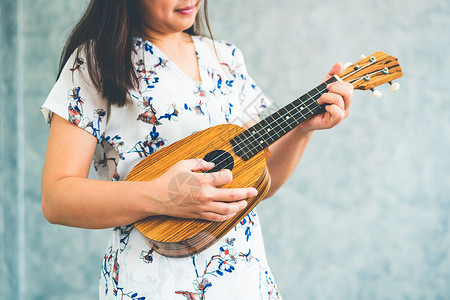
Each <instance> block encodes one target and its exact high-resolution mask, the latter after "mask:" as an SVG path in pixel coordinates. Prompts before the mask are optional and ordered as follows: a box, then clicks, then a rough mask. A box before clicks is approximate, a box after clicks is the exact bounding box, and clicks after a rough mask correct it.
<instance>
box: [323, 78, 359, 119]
mask: <svg viewBox="0 0 450 300" xmlns="http://www.w3.org/2000/svg"><path fill="white" fill-rule="evenodd" d="M327 89H328V91H329V92H330V93H335V94H338V95H341V96H342V97H343V100H344V111H345V115H346V116H348V115H349V113H350V107H351V105H352V99H353V85H352V84H351V83H348V82H336V83H334V84H330V85H328V86H327Z"/></svg>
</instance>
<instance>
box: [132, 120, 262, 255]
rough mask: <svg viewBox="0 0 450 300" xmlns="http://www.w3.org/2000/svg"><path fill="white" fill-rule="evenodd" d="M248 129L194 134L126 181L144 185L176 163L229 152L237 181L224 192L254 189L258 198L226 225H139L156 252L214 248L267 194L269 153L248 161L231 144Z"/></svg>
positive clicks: (165, 220)
mask: <svg viewBox="0 0 450 300" xmlns="http://www.w3.org/2000/svg"><path fill="white" fill-rule="evenodd" d="M243 131H244V129H243V128H242V127H240V126H237V125H231V124H224V125H218V126H214V127H211V128H208V129H206V130H203V131H200V132H197V133H194V134H192V135H190V136H188V137H186V138H185V139H182V140H180V141H178V142H175V143H173V144H171V145H169V146H167V147H164V148H163V149H160V150H158V151H157V152H155V153H154V154H152V155H150V156H149V157H147V158H145V159H143V160H142V161H141V162H140V163H139V164H137V165H136V166H135V167H134V168H133V170H132V171H131V172H130V174H129V175H128V177H127V179H126V180H134V181H144V180H152V179H155V178H157V177H159V176H161V175H162V174H163V173H164V172H166V171H167V170H168V169H169V168H170V167H172V166H173V165H174V164H175V163H176V162H178V161H180V160H184V159H192V158H203V157H204V156H205V155H206V154H208V153H209V152H211V151H214V150H225V151H227V152H228V153H230V154H231V155H232V157H233V159H234V167H233V170H232V173H233V181H232V182H231V183H230V184H227V185H224V186H223V188H235V187H240V188H241V187H254V188H256V189H257V190H258V195H257V196H256V197H252V198H249V199H247V202H248V205H247V206H246V207H245V208H244V209H243V210H241V211H239V212H238V213H237V214H236V215H235V216H234V217H232V218H231V219H229V220H227V221H224V222H210V221H205V220H197V219H180V218H174V217H169V216H152V217H149V218H146V219H144V220H141V221H139V222H136V223H135V224H134V225H135V227H136V228H137V229H138V230H139V231H140V232H141V233H142V234H143V235H144V236H145V237H146V238H147V242H148V244H149V245H150V247H151V248H152V249H154V251H156V252H158V253H160V254H163V255H165V256H170V257H184V256H189V255H192V254H196V253H198V252H200V251H202V250H204V249H206V248H207V247H209V246H211V245H212V244H213V243H214V242H215V241H216V240H218V239H219V238H221V237H222V236H224V235H225V234H226V233H227V232H228V231H230V230H231V229H232V228H233V227H234V226H235V225H236V224H237V223H238V222H240V221H241V220H242V219H243V218H244V217H245V216H246V215H247V214H248V213H249V212H250V211H251V210H252V209H253V208H254V207H255V206H256V205H257V204H258V203H259V201H260V200H261V199H262V198H263V197H264V196H265V195H266V194H267V192H268V190H269V187H270V176H269V173H268V170H267V168H266V161H265V153H264V152H263V151H261V152H260V153H258V154H257V155H255V156H254V157H252V158H251V159H249V160H248V161H244V160H242V159H241V158H240V157H238V156H237V155H235V154H234V152H233V149H232V146H231V144H230V143H229V140H230V139H231V138H233V137H234V136H236V135H237V134H239V133H241V132H243Z"/></svg>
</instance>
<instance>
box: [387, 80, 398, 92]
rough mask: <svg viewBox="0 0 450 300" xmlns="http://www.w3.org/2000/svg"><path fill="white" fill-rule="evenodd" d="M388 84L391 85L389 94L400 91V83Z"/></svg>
mask: <svg viewBox="0 0 450 300" xmlns="http://www.w3.org/2000/svg"><path fill="white" fill-rule="evenodd" d="M389 84H390V85H391V92H396V91H398V90H399V89H400V83H398V82H392V81H390V82H389Z"/></svg>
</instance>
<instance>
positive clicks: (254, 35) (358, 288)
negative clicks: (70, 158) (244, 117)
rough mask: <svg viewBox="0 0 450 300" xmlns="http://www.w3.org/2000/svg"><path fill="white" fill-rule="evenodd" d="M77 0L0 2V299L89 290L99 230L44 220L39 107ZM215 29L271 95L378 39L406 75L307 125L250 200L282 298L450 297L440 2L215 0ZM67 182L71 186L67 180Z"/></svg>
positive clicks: (448, 15) (443, 11)
mask: <svg viewBox="0 0 450 300" xmlns="http://www.w3.org/2000/svg"><path fill="white" fill-rule="evenodd" d="M85 3H86V1H50V0H34V1H31V0H18V1H15V0H2V2H0V23H1V32H0V34H1V36H0V43H1V44H0V45H1V46H0V58H1V59H0V78H1V81H0V82H1V85H0V88H1V89H0V97H1V98H0V134H1V143H0V162H1V169H0V178H1V181H0V184H1V186H0V193H1V205H0V238H1V244H0V295H1V296H0V298H1V299H93V298H95V297H96V295H97V278H98V274H99V267H100V263H101V257H100V255H101V253H102V251H103V248H104V246H105V243H106V239H107V238H108V231H107V230H106V231H88V230H81V229H73V228H65V227H61V226H54V225H50V224H48V223H47V222H46V221H45V219H44V218H43V216H42V213H41V207H40V190H39V181H40V174H41V170H42V166H43V159H44V153H45V147H46V139H47V135H48V128H47V126H46V124H45V122H44V120H43V118H42V116H41V113H40V111H39V107H40V105H41V104H42V102H43V101H44V99H45V97H46V95H47V94H48V92H49V91H50V89H51V87H52V85H53V82H54V78H55V74H56V69H57V63H58V58H59V53H60V51H61V48H62V44H63V41H64V39H65V37H66V36H67V34H68V32H69V31H70V28H71V26H73V22H74V21H75V20H76V18H77V17H78V16H79V15H80V13H81V11H82V10H83V8H84V5H85ZM210 17H211V23H212V28H213V32H214V34H215V37H216V38H219V39H226V40H229V41H232V42H233V43H235V44H237V45H238V46H239V47H240V48H241V49H242V50H243V52H244V54H245V57H246V61H247V66H248V69H249V70H250V72H251V74H252V75H253V77H254V78H255V80H256V81H257V82H258V83H259V84H260V85H261V86H262V87H263V88H264V90H265V91H266V93H267V94H268V95H269V96H270V97H271V98H272V99H273V100H274V101H275V102H276V104H277V105H278V106H282V105H284V104H287V103H288V102H290V101H292V100H293V99H294V98H296V97H298V96H299V95H300V94H303V93H304V92H306V91H308V90H309V89H310V88H312V87H313V86H315V85H316V84H317V83H319V82H320V81H321V80H322V78H323V77H324V75H325V74H326V73H327V71H328V70H329V68H330V67H331V66H332V64H333V63H334V62H335V61H339V60H341V61H343V62H346V61H347V60H350V61H356V60H357V59H358V57H359V55H360V54H361V53H364V54H366V55H369V54H371V53H373V52H375V51H377V50H383V51H385V52H387V53H389V54H392V55H393V56H396V57H398V58H399V60H400V63H401V65H402V67H403V70H404V73H405V75H404V77H403V78H401V79H400V80H399V82H400V83H401V85H402V87H401V89H400V91H399V92H398V93H396V94H392V93H390V92H389V89H388V87H387V86H384V87H381V88H380V90H381V91H382V92H384V96H383V98H381V100H376V99H374V98H372V96H371V95H370V93H367V92H359V91H357V92H355V100H354V106H353V108H352V114H351V116H350V118H349V119H347V120H346V121H345V122H344V123H343V124H341V125H340V126H339V127H337V128H335V129H333V130H330V131H323V132H317V133H316V134H315V136H314V138H313V140H312V142H311V144H310V145H309V147H308V149H307V151H306V153H305V155H304V158H303V160H302V162H301V165H300V167H299V168H298V169H297V171H296V172H295V173H294V175H293V176H292V178H291V179H290V180H289V181H288V183H287V184H286V185H285V187H284V188H283V189H282V190H281V191H280V192H279V193H278V194H277V195H276V196H274V197H273V199H271V200H269V201H266V202H265V203H263V204H261V206H260V208H259V212H260V216H261V219H262V222H263V230H264V235H265V240H266V249H267V252H268V259H269V262H270V264H271V266H272V270H273V272H274V273H275V276H276V278H277V282H278V285H279V288H280V290H281V292H282V294H283V296H284V298H285V299H300V298H301V299H436V300H437V299H439V300H441V299H450V255H449V253H450V223H449V216H450V197H449V195H448V192H449V188H450V174H449V169H450V156H449V155H448V150H449V149H450V134H449V132H450V109H449V105H448V101H449V100H450V92H449V89H448V82H447V81H448V79H449V76H448V70H449V69H450V56H449V53H450V2H449V1H447V0H429V1H424V0H421V1H407V0H398V1H389V0H379V1H351V0H341V1H332V0H323V1H313V0H302V1H294V0H246V1H239V3H238V2H236V1H230V0H216V1H211V3H210ZM68 192H76V190H75V189H74V190H73V191H68Z"/></svg>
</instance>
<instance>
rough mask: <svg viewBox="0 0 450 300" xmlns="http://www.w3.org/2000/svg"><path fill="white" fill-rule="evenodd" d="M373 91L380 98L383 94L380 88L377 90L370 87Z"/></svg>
mask: <svg viewBox="0 0 450 300" xmlns="http://www.w3.org/2000/svg"><path fill="white" fill-rule="evenodd" d="M370 90H371V91H372V95H373V96H374V97H375V98H380V97H381V96H382V95H383V94H382V93H381V92H380V91H378V90H375V89H370Z"/></svg>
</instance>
